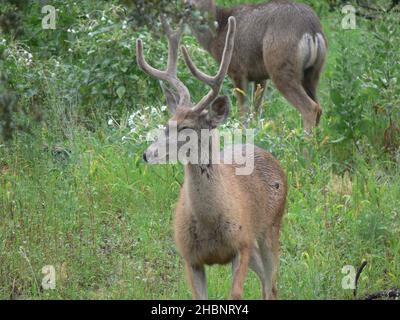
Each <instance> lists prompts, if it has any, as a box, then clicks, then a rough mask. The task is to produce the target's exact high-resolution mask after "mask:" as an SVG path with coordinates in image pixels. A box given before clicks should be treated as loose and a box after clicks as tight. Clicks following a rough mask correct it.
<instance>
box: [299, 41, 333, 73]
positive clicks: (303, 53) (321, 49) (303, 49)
mask: <svg viewBox="0 0 400 320" xmlns="http://www.w3.org/2000/svg"><path fill="white" fill-rule="evenodd" d="M326 53H327V43H326V40H325V37H324V36H323V35H322V34H321V33H316V34H315V35H311V34H309V33H305V34H304V35H303V37H302V38H301V39H300V42H299V45H298V58H299V62H300V64H301V65H302V66H303V70H306V69H308V68H311V67H319V68H321V67H322V65H323V64H324V62H325V57H326Z"/></svg>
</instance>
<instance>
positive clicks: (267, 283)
mask: <svg viewBox="0 0 400 320" xmlns="http://www.w3.org/2000/svg"><path fill="white" fill-rule="evenodd" d="M162 24H163V28H164V30H165V32H166V34H167V36H168V41H169V55H168V65H167V69H166V70H165V71H160V70H157V69H154V68H152V67H151V66H150V65H148V63H147V62H146V61H145V59H144V56H143V44H142V42H141V40H140V39H139V40H138V41H137V46H136V50H137V62H138V65H139V66H140V67H141V68H142V69H143V70H144V71H145V72H147V73H148V74H150V75H151V76H153V77H155V78H158V79H161V80H164V81H165V82H167V83H168V84H169V85H170V86H171V88H167V87H165V88H164V90H165V92H166V94H167V101H168V104H169V107H170V109H171V111H172V112H173V113H174V116H173V117H172V119H171V121H170V123H169V124H170V126H169V128H167V129H166V130H165V137H162V138H159V139H158V140H157V141H155V142H154V143H153V144H152V145H151V146H150V147H149V148H148V149H147V150H146V152H145V153H144V154H143V159H144V160H145V161H147V162H150V163H157V161H158V160H160V159H166V158H168V156H169V155H168V154H162V155H161V154H160V149H159V148H158V146H159V145H164V143H166V141H169V142H168V143H169V146H172V145H173V144H175V145H176V147H177V150H179V148H180V146H181V143H182V142H179V141H180V140H179V139H177V138H174V139H172V138H171V139H170V137H169V135H170V133H171V130H172V129H173V130H175V129H176V130H177V132H178V134H179V133H180V132H183V131H184V130H188V129H191V130H192V131H195V132H196V133H197V137H199V141H198V142H199V143H198V144H197V146H199V147H200V155H204V157H201V158H200V159H204V158H206V157H205V155H207V157H209V158H208V159H205V161H203V162H202V161H200V162H199V161H192V160H191V162H189V164H186V165H185V181H184V184H183V187H182V189H181V194H180V198H179V201H178V203H177V207H176V215H175V240H176V243H177V246H178V249H179V251H180V252H181V254H182V256H183V257H184V259H185V264H186V271H187V276H188V280H189V283H190V286H191V289H192V293H193V297H194V298H196V299H206V298H207V287H206V275H205V269H204V266H205V265H212V264H226V263H229V262H232V270H233V280H232V292H231V297H232V298H233V299H240V298H242V296H243V285H244V281H245V277H246V274H247V271H248V268H249V267H250V268H252V269H253V270H254V271H255V272H256V273H257V275H258V276H259V277H260V280H261V282H262V287H263V298H265V299H269V298H276V294H277V290H276V274H277V271H278V264H279V231H280V227H281V220H282V216H283V213H284V208H285V200H286V193H287V181H286V176H285V173H284V172H283V170H282V169H281V167H280V166H279V163H278V161H277V160H275V159H274V157H273V156H272V155H271V154H270V153H268V152H266V151H264V150H262V149H260V148H257V147H254V146H252V147H251V148H248V147H249V146H250V145H239V147H238V148H236V147H235V146H233V147H230V148H225V149H224V151H223V152H222V153H221V154H220V155H219V158H220V161H218V162H213V164H211V163H212V162H211V161H210V160H213V159H215V157H213V156H214V154H213V152H219V150H218V151H215V150H217V145H214V143H217V142H216V140H215V139H214V137H213V135H211V136H209V141H208V142H209V143H208V144H202V143H201V141H200V139H201V138H200V137H201V134H200V132H201V130H203V129H209V130H210V131H211V132H213V133H214V134H215V131H213V129H215V128H217V127H218V125H220V124H221V123H222V122H224V121H225V120H226V119H227V117H228V115H229V111H230V101H229V99H228V98H227V97H217V95H218V93H219V91H220V88H221V86H222V82H223V79H224V77H225V75H226V72H227V70H228V66H229V62H230V59H231V56H232V51H233V47H234V35H235V30H236V20H235V19H234V18H230V19H229V30H228V33H227V37H226V41H225V46H224V55H223V56H224V58H223V59H222V60H223V61H222V62H221V66H220V69H219V71H218V73H217V75H216V76H214V77H210V76H208V75H205V74H203V73H201V72H200V71H199V70H198V69H197V68H196V66H195V65H194V64H193V62H192V61H191V59H190V57H189V55H188V53H187V51H186V50H185V49H183V54H184V58H185V62H186V64H187V65H188V67H189V69H190V71H191V72H192V73H193V74H194V75H195V76H196V77H197V78H198V79H200V80H202V81H204V82H205V83H207V84H208V85H210V87H211V90H210V92H209V93H208V94H207V95H206V96H205V97H204V98H203V99H201V100H200V102H199V103H198V104H197V105H196V106H193V104H192V103H191V101H190V94H189V91H188V89H187V87H186V86H185V85H184V84H183V83H182V82H181V81H180V80H179V79H178V78H177V76H176V74H177V64H176V61H177V53H178V52H177V48H178V46H179V39H180V36H181V31H179V30H178V31H173V30H171V29H170V27H169V25H168V24H167V22H166V21H165V19H162ZM173 90H174V91H173ZM171 136H172V135H171ZM210 146H211V147H210ZM202 148H207V150H203V149H202ZM168 150H169V148H168ZM231 151H232V152H231ZM167 153H168V152H167ZM224 153H227V154H230V155H232V156H231V157H230V159H231V160H234V161H235V160H237V159H238V157H237V156H235V155H238V154H240V155H243V156H246V159H248V160H249V161H252V163H254V166H253V167H252V168H253V170H252V171H251V172H249V173H248V175H238V172H237V170H236V169H238V168H240V167H242V166H243V165H239V164H238V161H237V162H233V163H231V164H229V163H228V162H226V163H225V162H224V161H225V159H227V158H225V156H224ZM196 160H199V159H196ZM245 163H246V164H247V163H248V162H245ZM246 164H245V165H244V166H246Z"/></svg>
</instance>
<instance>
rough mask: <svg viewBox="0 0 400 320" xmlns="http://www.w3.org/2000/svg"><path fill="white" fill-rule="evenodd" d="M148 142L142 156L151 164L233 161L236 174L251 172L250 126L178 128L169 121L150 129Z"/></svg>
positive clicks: (203, 163)
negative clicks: (163, 125) (161, 126)
mask: <svg viewBox="0 0 400 320" xmlns="http://www.w3.org/2000/svg"><path fill="white" fill-rule="evenodd" d="M243 139H244V141H243ZM221 140H222V142H223V144H224V147H225V148H224V152H223V153H221V152H220V146H221ZM147 141H149V142H152V144H151V145H150V146H149V148H148V149H147V150H146V151H145V153H144V155H143V157H144V160H145V161H147V162H148V163H150V164H176V163H182V164H195V165H211V164H212V165H214V164H217V165H218V164H234V165H235V173H236V175H250V174H252V172H253V170H254V130H253V129H246V130H241V129H235V130H227V131H219V130H217V129H200V130H194V129H190V128H182V129H179V128H178V124H177V123H176V122H175V121H170V122H169V123H168V127H167V128H165V129H164V130H162V129H154V130H151V131H150V132H149V134H148V135H147Z"/></svg>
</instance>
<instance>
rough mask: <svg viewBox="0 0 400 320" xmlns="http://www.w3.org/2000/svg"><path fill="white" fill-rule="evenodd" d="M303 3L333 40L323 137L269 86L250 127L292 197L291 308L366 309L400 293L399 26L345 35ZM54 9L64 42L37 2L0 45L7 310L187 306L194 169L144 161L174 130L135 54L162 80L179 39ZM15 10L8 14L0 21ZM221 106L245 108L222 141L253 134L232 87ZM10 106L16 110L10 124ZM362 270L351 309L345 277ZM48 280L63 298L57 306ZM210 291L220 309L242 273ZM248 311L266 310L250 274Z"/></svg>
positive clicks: (184, 73) (283, 285)
mask: <svg viewBox="0 0 400 320" xmlns="http://www.w3.org/2000/svg"><path fill="white" fill-rule="evenodd" d="M243 2H245V1H239V0H235V1H229V0H221V1H218V3H219V4H220V5H225V6H230V5H235V4H239V3H243ZM246 2H260V1H252V0H247V1H246ZM304 2H307V3H309V4H310V5H311V6H313V8H314V9H315V10H316V12H317V14H318V15H319V16H320V18H321V21H322V23H323V25H324V29H325V32H326V34H327V38H328V40H329V56H328V61H327V64H326V67H325V71H324V73H323V75H322V80H321V84H320V87H319V97H320V100H321V105H322V107H323V110H324V114H323V116H322V119H321V124H320V126H319V127H318V128H317V129H316V130H315V131H314V132H313V135H312V136H307V135H305V134H304V133H303V129H302V122H301V118H300V115H299V113H298V112H297V111H296V110H295V109H294V108H293V107H292V106H290V105H289V104H288V103H287V102H286V101H285V100H284V99H283V97H282V96H281V95H280V94H279V93H278V92H277V90H276V89H275V88H274V87H273V86H272V85H271V84H269V85H268V88H267V93H266V95H265V101H264V103H263V107H262V114H260V115H254V114H253V115H252V120H251V122H250V126H251V127H252V128H254V129H255V130H256V131H255V132H256V137H255V143H256V144H257V145H258V146H261V147H263V148H265V149H266V150H268V151H270V152H271V153H273V154H274V156H275V157H276V158H277V159H279V161H280V162H281V165H282V167H283V168H284V170H285V171H286V174H287V177H288V181H289V194H288V202H287V209H286V215H285V217H284V222H283V230H282V235H281V244H282V252H281V262H280V271H279V279H278V290H279V298H280V299H354V298H360V299H362V298H363V297H365V296H366V295H368V294H371V293H374V292H377V291H382V290H387V289H391V288H400V236H399V235H400V128H399V123H400V121H399V120H400V46H399V43H400V25H399V20H400V13H399V11H395V10H393V11H391V12H390V13H380V14H378V15H377V16H376V17H373V19H369V18H368V19H366V18H363V17H361V16H357V19H356V28H355V29H349V30H345V29H343V27H342V19H343V17H344V16H345V15H344V14H343V13H342V11H341V6H334V7H333V8H331V7H330V6H328V3H327V2H326V3H325V2H323V1H304ZM379 3H381V2H379ZM383 3H384V1H383ZM52 5H53V6H54V7H55V8H56V9H57V20H56V21H57V24H56V29H54V30H43V29H42V25H41V19H42V17H43V16H44V14H42V13H41V4H40V2H38V1H34V2H32V3H31V5H29V6H26V7H18V8H17V10H18V11H19V12H20V20H19V21H20V24H19V29H20V30H19V29H18V30H17V31H15V32H14V33H13V32H8V33H7V32H5V28H4V26H3V32H2V33H0V72H1V79H0V102H1V103H0V116H1V117H2V118H0V132H1V133H2V137H1V138H0V299H190V298H191V294H190V290H189V287H188V285H187V283H186V280H185V276H184V266H183V261H182V259H181V257H180V256H179V254H178V252H177V250H176V248H175V244H174V241H173V229H172V223H173V216H174V206H175V201H176V199H177V197H178V192H179V189H180V186H181V183H182V180H183V167H182V165H162V166H161V165H158V166H150V165H146V164H145V163H143V161H142V159H141V155H142V153H143V151H144V150H145V149H146V146H147V145H148V143H147V142H146V139H145V138H146V133H147V132H148V131H149V130H151V129H154V128H157V127H158V126H159V125H163V124H165V123H166V121H167V120H168V117H169V114H168V109H166V108H165V100H164V97H163V94H162V91H161V89H160V86H159V83H158V82H157V81H155V80H153V79H151V78H149V77H148V76H147V75H145V74H144V73H143V72H141V71H140V70H139V69H138V67H137V66H136V59H135V48H134V44H135V40H136V39H137V38H138V37H140V38H141V39H143V41H144V43H145V46H146V56H147V57H148V59H149V60H150V61H151V62H152V63H153V64H154V65H155V66H158V67H161V66H163V65H164V64H165V61H166V54H167V51H166V48H167V43H166V39H165V38H164V37H162V36H158V37H155V36H153V35H152V34H151V33H150V32H149V31H147V30H146V29H140V30H139V29H136V28H132V26H131V25H130V23H129V22H127V20H129V15H128V11H127V10H126V9H125V7H123V5H121V4H120V3H119V2H117V1H114V0H113V1H94V0H87V1H80V2H78V1H77V2H72V1H68V2H64V1H61V0H58V1H53V3H52ZM355 7H356V8H357V9H358V7H357V6H356V5H355ZM14 9H15V6H14V4H13V3H12V1H10V3H9V4H0V13H1V12H7V10H14ZM183 42H184V43H185V44H186V45H187V46H188V48H189V51H190V53H191V55H192V57H194V60H195V62H196V64H197V65H198V66H200V67H201V68H203V69H204V70H207V71H208V72H210V73H212V72H215V71H216V69H217V65H216V63H215V62H214V60H213V59H212V58H211V57H210V56H209V55H208V54H207V53H206V52H205V51H204V50H203V49H201V48H200V46H199V45H198V43H197V42H196V40H195V39H194V38H193V37H192V36H190V34H186V35H185V37H184V39H183ZM162 57H163V58H162ZM179 70H180V78H181V79H182V80H183V81H184V82H185V83H186V84H187V85H188V87H189V88H190V90H191V93H192V96H193V98H194V99H195V100H196V99H199V98H201V97H202V96H203V95H204V94H205V93H206V92H207V90H208V89H207V88H206V87H205V86H204V85H203V84H200V83H199V82H197V80H195V79H194V78H193V77H192V76H191V75H190V74H189V71H188V70H187V68H186V67H185V65H184V63H183V61H180V64H179ZM222 91H223V94H226V95H228V96H230V97H231V99H232V101H233V110H232V112H231V115H230V118H229V121H228V122H227V123H226V124H225V126H224V128H226V129H232V128H240V127H241V123H240V121H239V116H238V111H237V108H236V100H235V98H234V87H233V85H232V83H231V81H230V80H229V79H226V81H225V83H224V87H223V90H222ZM7 97H8V98H9V100H10V99H11V98H10V97H12V99H15V101H16V102H13V103H9V104H8V109H7V106H6V103H5V101H9V100H7V99H6V98H7ZM250 98H251V97H250ZM12 99H11V100H12ZM12 101H14V100H12ZM6 115H7V116H8V117H9V118H11V120H10V121H8V122H7V121H6V120H7V119H8V118H6ZM11 131H12V135H11ZM363 261H366V262H367V265H366V267H365V269H364V270H363V272H362V273H361V276H360V279H359V281H358V290H357V296H356V297H354V295H353V290H351V289H345V288H343V286H342V281H343V277H345V276H346V275H347V274H346V273H342V268H343V267H344V266H348V265H350V266H354V268H355V269H357V268H358V267H359V266H360V265H361V263H362V262H363ZM49 265H50V266H53V267H54V270H55V276H56V287H55V289H48V290H45V289H43V288H42V279H43V277H44V276H45V275H44V274H43V273H42V268H43V267H45V266H49ZM207 276H208V286H209V296H210V298H212V299H226V298H228V297H229V290H230V284H231V267H230V266H215V267H212V268H208V269H207ZM244 296H245V298H246V299H259V298H261V289H260V284H259V282H258V279H257V278H256V276H255V275H254V274H253V273H250V275H249V277H248V279H247V281H246V284H245V294H244Z"/></svg>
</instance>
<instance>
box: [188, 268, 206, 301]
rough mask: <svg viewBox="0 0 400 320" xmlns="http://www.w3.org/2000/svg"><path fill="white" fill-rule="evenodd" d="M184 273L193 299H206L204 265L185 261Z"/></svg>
mask: <svg viewBox="0 0 400 320" xmlns="http://www.w3.org/2000/svg"><path fill="white" fill-rule="evenodd" d="M186 275H187V278H188V281H189V284H190V288H191V290H192V296H193V299H195V300H207V299H208V294H207V281H206V271H205V268H204V266H192V265H191V264H190V263H189V262H188V261H186Z"/></svg>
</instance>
